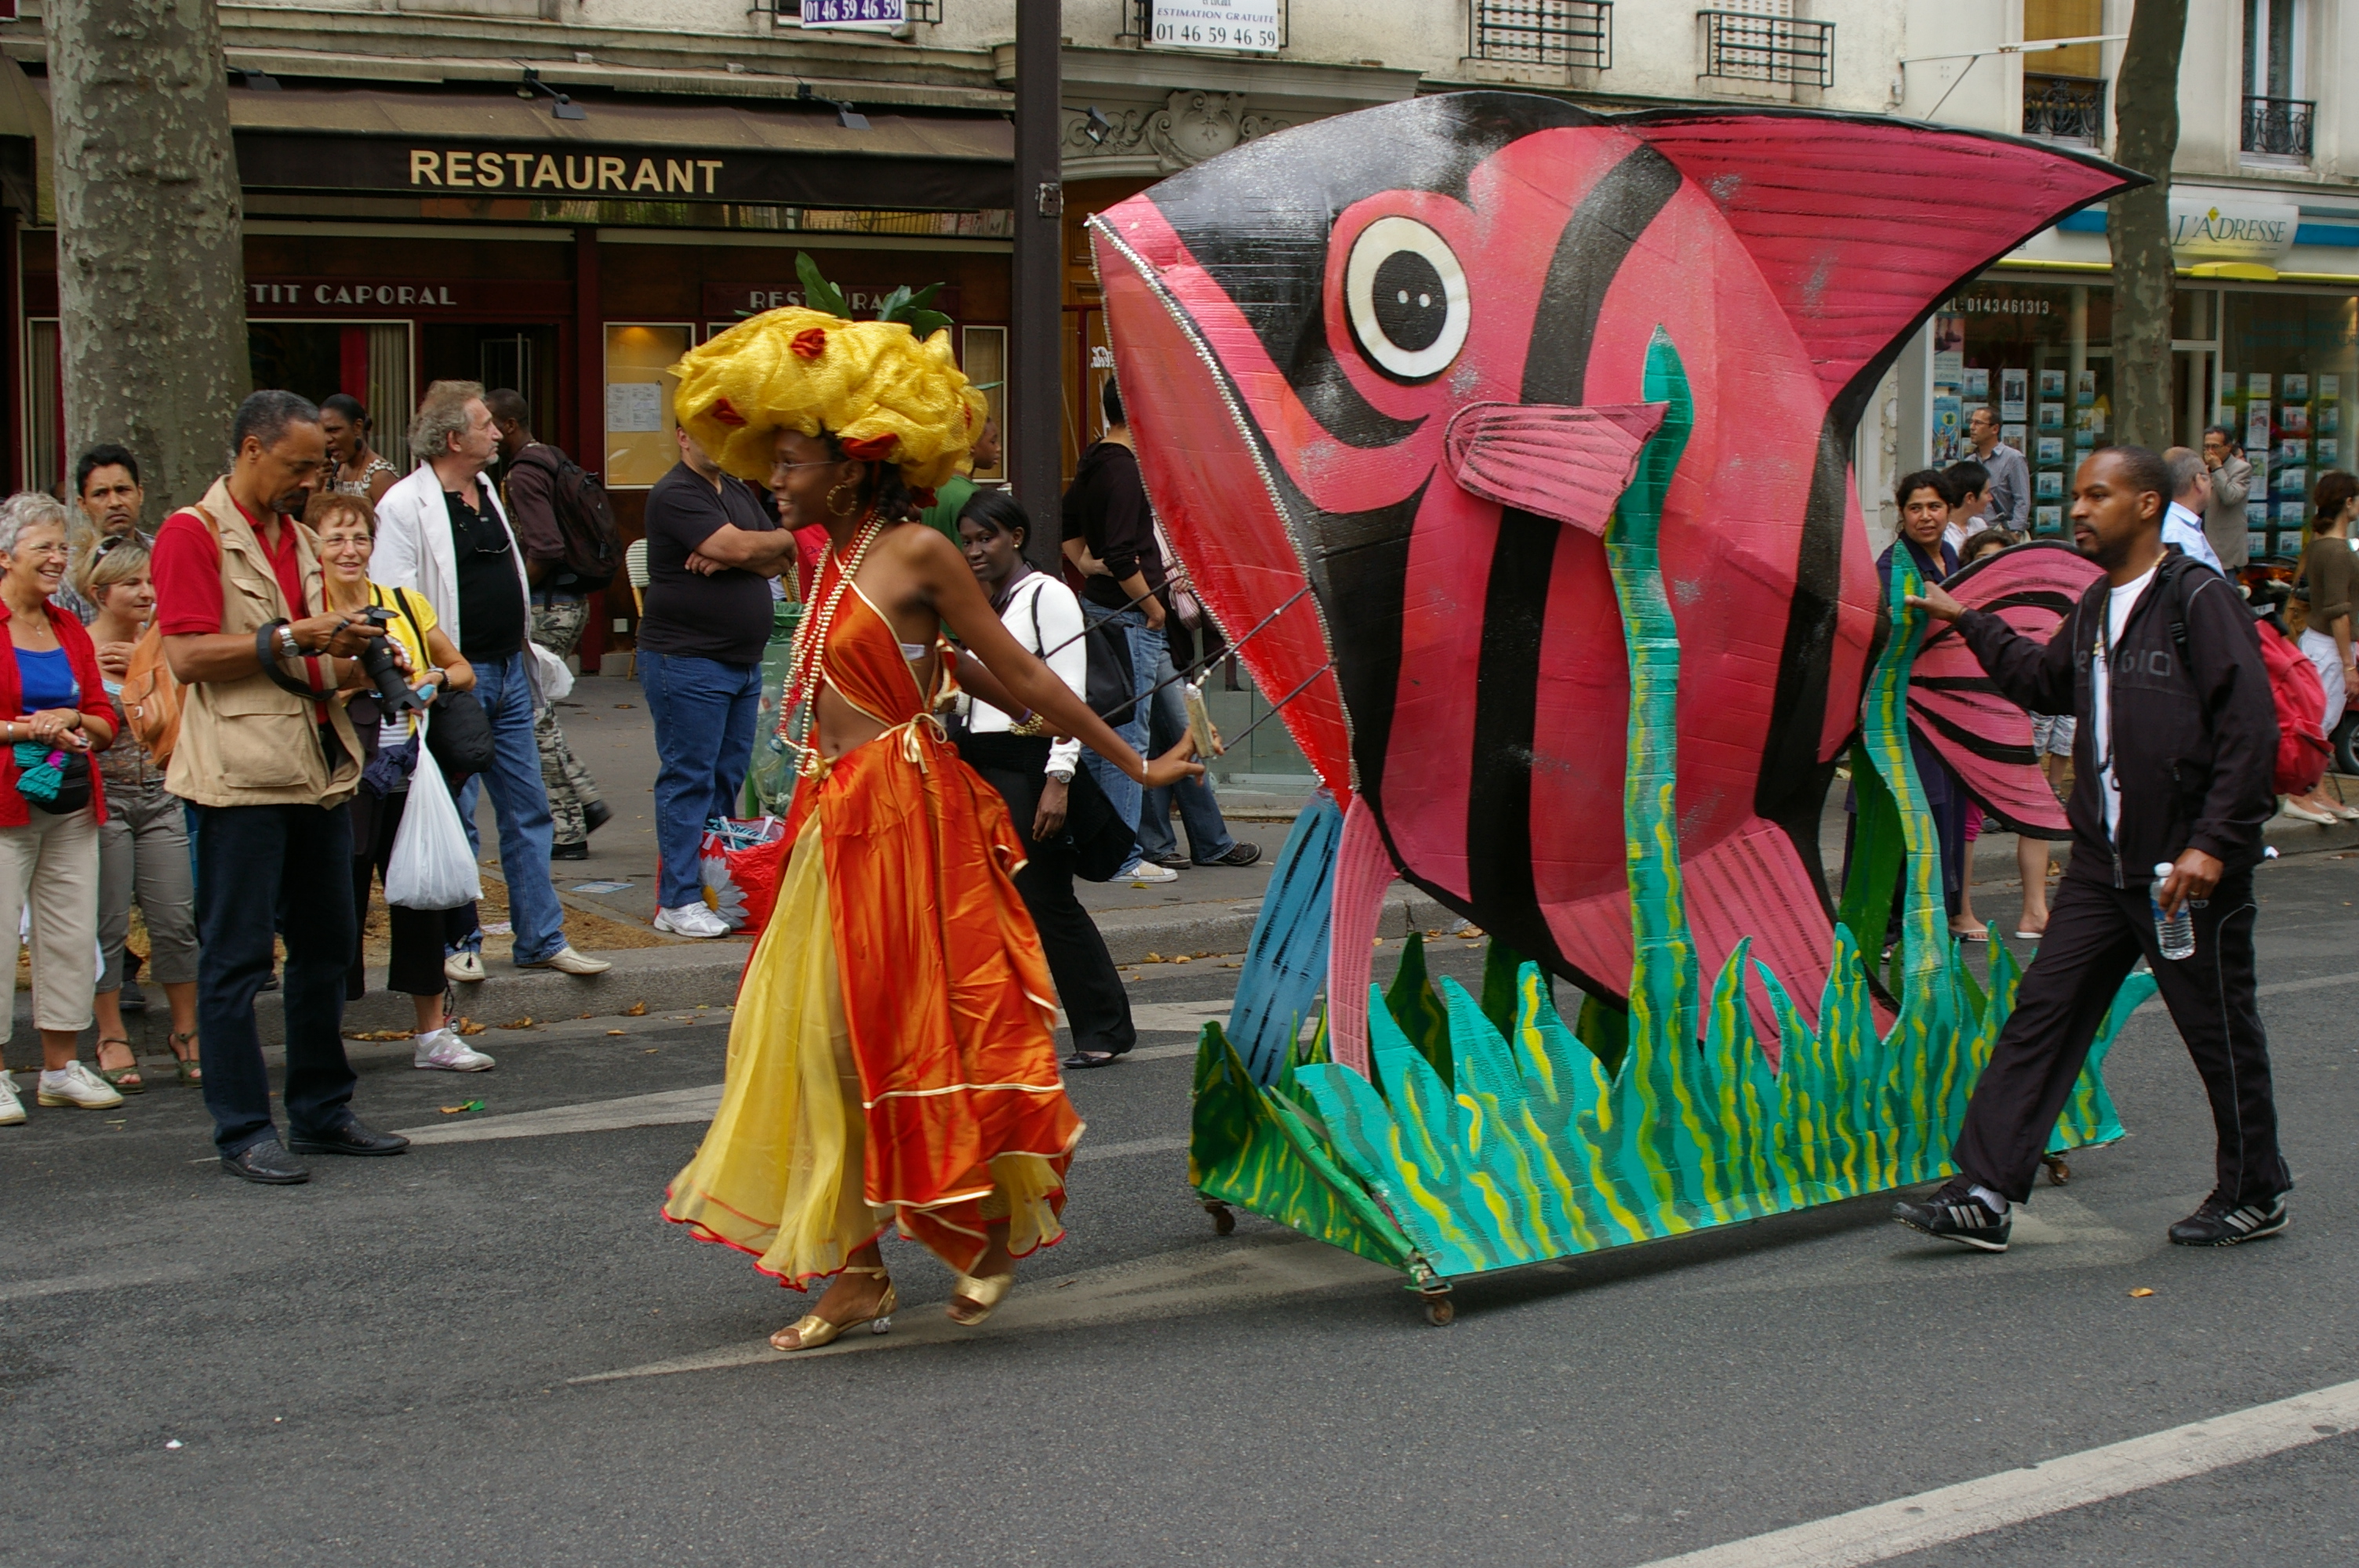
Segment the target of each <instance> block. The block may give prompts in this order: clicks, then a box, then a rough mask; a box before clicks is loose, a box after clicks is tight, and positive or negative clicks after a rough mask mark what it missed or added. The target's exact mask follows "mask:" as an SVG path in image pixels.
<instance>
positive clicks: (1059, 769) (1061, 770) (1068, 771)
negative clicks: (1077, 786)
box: [1049, 762, 1073, 784]
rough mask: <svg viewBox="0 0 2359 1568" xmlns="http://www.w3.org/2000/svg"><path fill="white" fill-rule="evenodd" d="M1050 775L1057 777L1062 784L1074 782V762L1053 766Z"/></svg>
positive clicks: (1053, 777)
mask: <svg viewBox="0 0 2359 1568" xmlns="http://www.w3.org/2000/svg"><path fill="white" fill-rule="evenodd" d="M1049 777H1050V778H1052V779H1055V780H1056V781H1057V782H1058V783H1059V784H1071V783H1072V782H1073V764H1072V763H1071V762H1067V763H1064V764H1063V765H1062V766H1052V767H1050V768H1049Z"/></svg>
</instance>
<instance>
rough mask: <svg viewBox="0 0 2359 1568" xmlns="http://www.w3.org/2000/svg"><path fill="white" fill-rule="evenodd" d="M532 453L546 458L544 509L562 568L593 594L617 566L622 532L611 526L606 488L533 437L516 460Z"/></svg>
mask: <svg viewBox="0 0 2359 1568" xmlns="http://www.w3.org/2000/svg"><path fill="white" fill-rule="evenodd" d="M535 452H539V453H542V454H544V455H545V456H546V457H547V459H548V463H547V467H548V470H549V510H550V511H552V512H553V513H555V514H556V516H557V532H558V535H559V536H560V538H562V539H563V540H564V541H565V569H566V570H567V571H570V572H571V573H572V574H573V575H574V576H575V577H578V578H580V579H582V582H581V591H582V592H583V593H585V594H587V593H596V592H597V591H598V590H599V589H603V588H604V587H605V586H606V585H607V584H608V583H610V582H612V581H614V574H615V572H617V571H619V570H620V569H622V565H623V535H622V531H621V530H620V529H618V528H616V527H615V526H614V508H613V507H611V506H609V505H608V504H607V503H606V487H605V486H604V485H602V484H600V483H599V482H598V481H597V478H596V476H595V475H593V474H592V473H590V472H589V471H588V470H585V469H583V468H582V465H581V464H580V463H577V462H575V461H574V460H572V459H571V458H569V457H567V456H566V455H565V454H564V453H563V452H560V451H559V450H558V449H556V448H555V447H551V446H548V445H546V444H544V443H539V442H536V443H534V444H533V445H532V446H529V447H527V448H526V449H524V450H523V451H521V452H519V453H517V454H516V461H517V462H519V463H521V462H523V461H525V460H527V459H528V458H530V457H531V456H532V455H533V454H534V453H535Z"/></svg>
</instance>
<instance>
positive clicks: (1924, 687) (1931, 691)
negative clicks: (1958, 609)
mask: <svg viewBox="0 0 2359 1568" xmlns="http://www.w3.org/2000/svg"><path fill="white" fill-rule="evenodd" d="M2098 576H2099V572H2098V568H2097V567H2096V565H2095V563H2093V562H2092V561H2091V560H2089V559H2088V558H2087V557H2084V556H2082V554H2081V553H2080V551H2078V550H2076V549H2074V548H2072V546H2070V545H2067V544H2065V543H2063V542H2062V541H2061V540H2051V539H2038V540H2034V541H2032V542H2031V543H2030V544H2027V545H2021V546H2017V547H2016V548H2014V549H2011V550H2003V551H2001V552H2000V553H1999V554H1997V555H1995V556H1989V557H1984V558H1983V559H1982V560H1979V561H1976V562H1975V563H1974V564H1973V565H1972V566H1970V567H1968V568H1965V569H1964V570H1963V571H1961V572H1959V573H1957V574H1956V575H1955V576H1953V577H1951V579H1949V580H1948V581H1947V582H1945V583H1944V584H1942V586H1943V587H1944V588H1946V589H1948V590H1949V591H1950V593H1951V596H1952V597H1954V598H1956V599H1957V600H1959V601H1960V602H1962V603H1963V604H1964V605H1965V607H1966V608H1967V609H1969V610H1981V611H1988V612H1989V613H1991V614H1994V615H1996V616H1997V617H1999V618H2000V619H2001V620H2003V621H2005V622H2006V623H2007V624H2008V625H2009V626H2011V627H2013V628H2014V629H2015V630H2016V631H2017V633H2020V634H2021V635H2023V636H2026V637H2029V638H2031V639H2032V640H2034V641H2035V642H2039V643H2045V642H2047V641H2048V640H2049V638H2050V637H2052V636H2054V635H2055V633H2056V628H2057V627H2058V626H2059V625H2060V624H2061V623H2062V622H2063V620H2064V617H2065V616H2067V615H2069V614H2070V613H2071V610H2072V606H2073V605H2074V604H2075V603H2077V602H2078V601H2079V600H2080V598H2081V596H2082V594H2083V593H2085V592H2087V591H2088V589H2089V585H2090V584H2091V583H2093V582H2094V581H2096V580H2097V578H2098ZM1908 719H1909V723H1910V724H1911V725H1912V726H1914V727H1915V729H1916V731H1917V733H1918V734H1919V736H1921V737H1922V738H1923V739H1924V741H1925V742H1926V744H1928V745H1929V746H1930V747H1932V748H1933V750H1934V752H1937V753H1938V754H1939V755H1940V759H1941V761H1942V762H1946V763H1947V764H1949V768H1950V771H1951V773H1956V774H1957V775H1958V778H1959V781H1960V782H1961V783H1962V784H1964V785H1965V786H1966V793H1967V794H1968V795H1973V797H1974V799H1975V800H1977V801H1978V802H1980V803H1981V804H1982V806H1983V807H1984V809H1985V810H1987V811H1989V812H1990V813H1991V815H1992V816H1996V817H1997V818H1998V819H1999V820H2000V821H2001V822H2003V823H2004V824H2006V827H2007V828H2008V830H2009V831H2011V832H2016V833H2027V834H2029V835H2031V836H2032V837H2033V838H2070V837H2071V826H2070V824H2069V823H2068V822H2067V821H2066V820H2065V816H2064V808H2063V806H2060V804H2059V803H2058V802H2057V799H2056V792H2055V791H2054V790H2052V789H2050V788H2049V784H2048V780H2047V778H2046V776H2045V775H2043V774H2042V773H2040V771H2039V759H2038V757H2037V756H2036V755H2034V754H2033V752H2032V750H2031V716H2030V715H2029V714H2027V713H2026V712H2024V711H2023V709H2021V708H2017V706H2016V705H2015V704H2013V703H2011V702H2009V701H2007V699H2006V697H2003V696H2001V695H2000V694H1999V690H1998V688H1997V687H1996V686H1995V685H1994V684H1993V683H1992V681H1991V678H1990V676H1987V675H1985V674H1984V673H1983V667H1982V664H1981V662H1980V661H1979V660H1977V659H1976V658H1975V657H1974V655H1973V650H1972V649H1970V648H1968V647H1967V646H1966V641H1965V638H1964V637H1963V636H1962V635H1961V634H1960V633H1959V632H1958V629H1957V627H1956V626H1955V625H1954V624H1951V625H1943V626H1938V627H1936V628H1934V630H1933V631H1932V632H1931V633H1929V634H1928V635H1927V636H1926V639H1925V645H1924V646H1923V647H1921V648H1919V650H1918V652H1917V658H1916V662H1915V663H1914V664H1913V665H1910V666H1909V674H1908Z"/></svg>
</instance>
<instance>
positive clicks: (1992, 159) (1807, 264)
mask: <svg viewBox="0 0 2359 1568" xmlns="http://www.w3.org/2000/svg"><path fill="white" fill-rule="evenodd" d="M1614 124H1617V125H1619V126H1621V127H1622V128H1623V129H1625V130H1626V131H1628V132H1629V133H1630V134H1631V135H1635V136H1638V137H1640V138H1642V139H1643V140H1645V141H1646V142H1647V143H1648V144H1649V145H1651V146H1653V147H1654V149H1655V150H1656V151H1657V152H1658V153H1660V154H1662V155H1663V156H1664V157H1667V158H1669V159H1670V160H1671V162H1672V163H1674V164H1676V165H1678V166H1679V168H1680V172H1681V173H1682V174H1684V175H1686V176H1687V177H1688V178H1689V179H1690V180H1692V181H1694V183H1695V185H1696V186H1697V188H1698V189H1701V191H1703V193H1704V194H1705V195H1706V196H1707V197H1709V198H1710V199H1711V200H1712V202H1713V204H1714V205H1716V206H1717V207H1718V208H1719V209H1720V211H1721V212H1722V214H1723V216H1724V217H1725V218H1726V219H1727V220H1728V224H1729V227H1730V228H1731V229H1733V230H1734V231H1735V233H1736V237H1737V239H1738V241H1739V243H1742V244H1743V245H1744V246H1745V250H1746V251H1747V252H1748V253H1749V254H1751V255H1752V257H1753V260H1754V263H1755V265H1757V266H1758V267H1759V268H1760V269H1761V276H1762V277H1763V278H1764V279H1765V280H1766V281H1767V283H1768V285H1769V288H1770V291H1771V292H1772V293H1773V294H1775V295H1776V296H1777V299H1778V301H1779V302H1780V303H1781V304H1783V305H1784V307H1785V308H1786V314H1787V315H1788V318H1789V319H1791V320H1792V321H1793V324H1794V330H1795V331H1796V332H1797V333H1799V334H1800V336H1801V340H1802V343H1803V346H1804V348H1805V349H1806V350H1807V351H1809V353H1810V359H1811V362H1813V363H1814V364H1815V365H1816V366H1817V367H1818V373H1819V379H1820V382H1821V384H1822V385H1824V386H1825V388H1826V392H1827V399H1828V401H1829V403H1830V404H1832V406H1834V408H1835V409H1836V411H1837V413H1838V414H1839V415H1840V416H1842V422H1843V427H1844V428H1846V429H1848V428H1849V427H1851V425H1852V424H1853V423H1854V421H1855V420H1856V419H1857V418H1858V416H1859V410H1860V406H1862V405H1863V404H1864V400H1865V399H1866V397H1867V396H1868V395H1869V394H1870V392H1871V391H1872V390H1873V388H1874V386H1875V383H1876V382H1877V381H1878V380H1880V379H1882V377H1883V374H1884V372H1885V371H1886V368H1888V367H1889V365H1890V364H1891V362H1892V361H1893V359H1894V358H1895V357H1897V355H1898V353H1899V351H1900V347H1901V343H1902V341H1903V340H1904V339H1906V338H1907V337H1908V334H1909V333H1910V332H1912V331H1914V330H1916V329H1917V327H1918V326H1919V324H1920V323H1921V322H1923V321H1924V319H1926V318H1927V317H1928V316H1930V315H1931V314H1932V312H1933V309H1934V308H1935V307H1936V306H1937V305H1938V304H1939V303H1940V301H1942V300H1944V299H1946V298H1948V297H1950V296H1951V294H1953V293H1954V292H1956V290H1957V289H1958V287H1960V286H1962V284H1964V283H1965V282H1966V281H1967V280H1969V279H1971V278H1973V276H1975V275H1977V274H1978V273H1980V272H1981V271H1982V270H1983V269H1984V267H1986V266H1988V265H1991V263H1993V262H1995V261H1996V260H1997V259H1998V258H1999V257H2001V256H2003V255H2005V254H2006V253H2007V252H2009V251H2011V250H2013V249H2014V248H2015V247H2016V246H2017V245H2018V244H2021V243H2023V242H2024V241H2025V240H2027V239H2028V238H2030V237H2031V236H2032V235H2034V234H2036V233H2038V232H2039V231H2041V230H2042V229H2045V228H2047V227H2048V226H2049V224H2051V223H2053V222H2056V221H2057V220H2058V219H2060V218H2062V217H2064V216H2065V215H2067V214H2068V213H2071V212H2074V211H2079V210H2080V209H2081V208H2082V207H2085V206H2087V205H2089V204H2090V203H2091V202H2093V201H2100V200H2104V199H2105V198H2106V197H2108V196H2111V195H2113V194H2114V193H2115V192H2116V191H2121V190H2126V189H2131V188H2132V187H2134V186H2138V185H2143V184H2146V183H2147V181H2146V179H2145V178H2144V177H2143V176H2140V175H2137V174H2135V173H2133V172H2131V171H2130V170H2128V169H2125V168H2120V167H2118V166H2116V165H2114V164H2111V163H2107V162H2106V161H2105V160H2104V159H2103V158H2100V157H2095V156H2093V155H2091V154H2085V153H2074V152H2069V151H2066V150H2064V149H2062V148H2060V147H2055V146H2048V145H2046V144H2044V143H2039V142H2032V141H2027V140H2024V139H2021V138H2018V137H2012V136H2001V135H1993V134H1991V133H1990V132H1987V131H1959V130H1951V129H1949V128H1947V127H1945V126H1940V125H1929V124H1921V123H1919V122H1912V121H1907V120H1896V119H1893V118H1891V117H1889V116H1887V115H1883V114H1826V113H1817V112H1812V111H1809V110H1772V111H1763V110H1759V109H1748V110H1690V109H1666V110H1658V111H1652V112H1648V113H1645V114H1631V115H1625V116H1621V117H1618V118H1617V119H1616V120H1615V121H1614Z"/></svg>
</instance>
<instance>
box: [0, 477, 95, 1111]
mask: <svg viewBox="0 0 2359 1568" xmlns="http://www.w3.org/2000/svg"><path fill="white" fill-rule="evenodd" d="M66 559H67V550H66V510H65V508H64V507H62V506H60V505H59V504H58V503H57V502H55V501H53V500H51V499H50V498H49V496H46V495H42V494H39V493H38V492H31V491H27V492H24V493H22V494H18V495H12V496H10V497H9V498H8V500H7V502H6V503H5V505H0V626H5V628H6V629H7V633H8V641H9V643H10V644H11V647H10V649H9V652H10V654H11V656H10V657H7V658H0V716H5V717H0V931H11V932H13V931H14V930H16V920H17V914H18V912H19V911H20V910H22V909H24V908H25V907H26V906H27V904H29V905H30V906H31V909H32V922H31V924H32V948H33V1021H34V1022H35V1023H36V1024H38V1026H39V1028H40V1032H41V1066H42V1069H43V1070H42V1073H41V1079H40V1087H39V1090H38V1097H37V1098H38V1099H39V1101H40V1103H41V1104H43V1105H45V1106H74V1107H78V1108H82V1109H84V1110H100V1109H106V1108H112V1107H114V1106H118V1105H121V1104H122V1103H123V1097H122V1096H121V1095H120V1094H117V1093H116V1092H115V1091H114V1088H112V1087H109V1086H108V1084H107V1082H106V1080H104V1079H103V1078H102V1077H100V1076H98V1075H97V1074H95V1073H93V1072H92V1071H91V1070H90V1069H89V1068H88V1067H86V1066H84V1065H82V1062H81V1061H80V1060H79V1059H78V1058H77V1057H76V1055H75V1044H76V1042H77V1041H78V1040H79V1038H80V1037H81V1034H82V1031H83V1030H85V1029H87V1028H89V1027H90V1022H91V995H92V991H93V990H94V989H95V988H96V986H97V983H98V975H97V972H96V968H95V966H94V964H93V962H92V959H93V956H94V955H95V954H96V953H97V951H98V825H99V824H100V823H102V822H103V821H105V820H106V797H105V793H104V790H103V786H102V785H101V784H100V783H99V779H98V770H97V769H95V768H93V767H92V766H91V763H90V753H91V752H103V751H104V750H105V749H106V748H107V747H108V746H110V745H112V744H113V743H114V708H113V706H112V705H111V704H110V703H109V702H108V701H107V697H106V684H105V682H104V681H103V679H101V677H100V676H99V671H98V654H97V652H96V650H95V649H93V648H92V645H91V641H90V633H87V632H85V631H83V630H82V622H81V621H80V620H79V619H77V618H76V617H74V616H72V615H69V614H67V613H65V612H64V611H60V610H59V609H58V608H57V607H56V606H54V605H52V604H51V603H50V602H49V595H51V594H52V593H55V592H56V591H57V589H58V584H59V582H60V580H62V579H63V578H64V577H65V570H66ZM60 808H63V809H60ZM10 1027H11V1026H10V1024H9V1022H8V1021H7V1020H6V1019H5V1018H0V1042H5V1040H6V1039H7V1038H8V1034H9V1031H10ZM24 1119H25V1111H24V1107H23V1106H22V1105H21V1104H19V1103H18V1101H17V1098H16V1085H15V1082H14V1081H13V1080H12V1079H10V1078H9V1077H8V1076H7V1075H6V1074H5V1073H0V1124H5V1123H9V1122H16V1121H22V1120H24Z"/></svg>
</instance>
